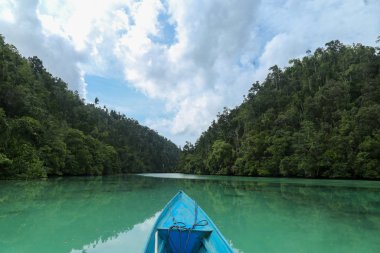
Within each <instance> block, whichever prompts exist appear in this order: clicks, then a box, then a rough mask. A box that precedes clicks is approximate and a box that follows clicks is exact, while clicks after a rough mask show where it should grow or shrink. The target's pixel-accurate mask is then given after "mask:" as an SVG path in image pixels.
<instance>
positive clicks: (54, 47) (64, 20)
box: [0, 0, 380, 144]
mask: <svg viewBox="0 0 380 253" xmlns="http://www.w3.org/2000/svg"><path fill="white" fill-rule="evenodd" d="M378 13H380V4H379V3H378V1H377V0H367V1H357V0H319V1H314V0H306V1H295V0H280V1H273V0H272V1H259V0H257V1H252V0H241V1H238V2H236V1H232V0H224V1H220V0H209V1H200V0H193V1H184V0H161V1H160V0H140V1H134V0H108V1H100V0H81V1H77V0H49V1H48V0H40V1H37V0H34V1H33V0H31V1H15V0H3V1H2V2H1V3H0V14H1V15H0V30H1V33H3V34H4V35H5V37H6V39H7V41H9V42H10V43H13V44H15V45H16V46H17V47H18V48H19V49H20V51H21V53H22V54H24V55H27V56H31V55H38V56H39V57H40V58H41V59H42V60H43V61H44V64H45V65H46V66H47V68H48V70H49V71H51V72H52V73H53V74H54V75H58V76H60V77H62V78H63V79H64V80H66V81H67V82H68V83H69V84H70V87H71V88H72V89H77V90H79V91H80V93H81V94H82V95H83V96H85V94H86V84H85V82H84V79H83V76H84V75H85V74H87V75H94V74H95V75H100V76H103V77H105V78H107V77H111V76H112V78H123V79H125V80H126V82H127V83H128V85H130V86H131V87H133V88H135V89H136V90H138V91H139V92H142V93H144V94H145V96H142V97H146V98H147V99H155V100H157V99H158V100H161V101H163V102H164V104H165V107H164V108H157V109H156V110H157V111H158V110H162V111H164V112H165V113H159V115H160V116H158V117H151V115H152V113H151V112H150V113H149V115H148V114H147V117H146V120H145V122H142V123H146V124H148V125H149V126H151V127H153V128H156V129H157V130H158V131H159V132H160V133H162V134H164V135H165V136H167V137H169V138H171V139H173V140H174V141H175V142H176V143H177V144H181V143H183V142H184V140H190V141H194V140H195V139H196V138H197V137H198V136H199V135H200V133H201V132H202V131H204V130H206V129H207V127H208V126H209V124H210V122H211V121H212V120H213V119H215V117H216V114H217V112H218V111H222V110H223V107H224V106H228V107H234V106H236V105H238V104H239V103H240V102H241V101H242V98H243V95H244V94H246V93H247V91H248V89H249V87H250V85H251V83H253V82H254V81H256V80H260V81H262V80H264V79H265V76H266V74H267V71H268V68H269V67H271V66H273V65H275V64H277V65H279V66H280V67H283V66H286V65H287V64H288V60H289V59H291V58H295V57H302V56H303V55H304V54H305V52H306V51H307V50H308V49H310V50H314V49H316V48H317V47H320V46H323V45H324V43H326V42H328V41H330V40H334V39H339V40H341V41H342V42H344V43H354V42H360V43H363V44H368V45H373V44H374V41H375V39H376V37H377V36H378V35H380V30H379V28H378V24H379V23H380V16H379V15H378ZM16 27H17V29H15V28H16ZM110 106H111V107H112V105H110ZM141 110H142V111H143V110H144V108H142V109H141ZM162 115H166V116H162Z"/></svg>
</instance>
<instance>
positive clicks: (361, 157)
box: [178, 41, 380, 179]
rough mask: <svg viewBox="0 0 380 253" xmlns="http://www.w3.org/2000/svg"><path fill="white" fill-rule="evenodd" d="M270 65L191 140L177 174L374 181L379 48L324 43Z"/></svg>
mask: <svg viewBox="0 0 380 253" xmlns="http://www.w3.org/2000/svg"><path fill="white" fill-rule="evenodd" d="M307 53H308V55H307V56H305V57H303V59H294V60H291V61H290V66H289V67H286V68H285V69H280V68H279V67H277V66H273V67H272V68H270V73H269V74H268V76H267V78H266V79H265V81H264V82H263V83H261V84H260V83H258V82H256V83H254V84H253V85H252V87H251V89H250V90H249V93H248V96H247V97H246V98H245V100H244V102H243V103H242V104H241V105H240V106H239V107H237V108H235V109H232V110H229V109H225V110H224V111H223V113H221V114H219V115H218V119H217V121H216V122H215V121H214V122H212V124H211V126H210V127H209V128H208V130H207V131H205V132H204V133H202V135H201V136H200V138H199V139H198V140H197V142H196V143H195V145H192V144H191V143H187V144H186V145H185V146H184V148H183V151H182V154H181V158H180V163H179V167H178V168H179V170H181V171H183V172H185V173H197V174H222V175H246V176H284V177H312V178H367V179H379V178H380V48H378V47H376V48H375V47H369V46H364V45H361V44H354V45H352V46H347V45H343V44H342V43H341V42H339V41H331V42H329V43H327V44H326V47H325V48H318V49H317V50H316V51H315V52H314V54H311V52H310V51H308V52H307Z"/></svg>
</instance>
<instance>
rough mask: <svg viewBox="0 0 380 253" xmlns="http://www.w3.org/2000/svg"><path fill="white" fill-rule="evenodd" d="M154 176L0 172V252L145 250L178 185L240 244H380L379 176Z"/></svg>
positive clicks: (250, 247) (262, 247)
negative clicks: (25, 176) (12, 176)
mask: <svg viewBox="0 0 380 253" xmlns="http://www.w3.org/2000/svg"><path fill="white" fill-rule="evenodd" d="M154 176H155V177H152V176H137V175H134V176H124V177H103V178H101V177H99V178H64V179H50V180H47V181H29V182H27V181H0V252H1V253H3V252H4V253H5V252H6V253H21V252H23V253H24V252H26V253H37V252H38V253H44V252H47V253H61V252H62V253H68V252H70V253H83V252H87V253H95V252H107V253H113V252H114V253H116V252H120V253H121V252H132V253H134V252H136V253H138V252H141V251H142V249H143V247H144V244H145V242H146V240H147V236H148V234H149V231H150V229H151V227H152V225H153V223H154V221H155V219H156V218H157V216H158V214H159V211H160V210H161V208H162V207H163V206H164V205H165V204H166V203H167V202H168V201H169V200H170V198H171V197H172V196H173V195H174V194H175V193H176V192H177V191H178V190H180V189H182V190H184V191H185V192H186V193H187V194H188V195H190V197H192V198H193V199H195V200H196V201H197V202H198V203H199V205H200V206H201V207H202V208H203V210H205V211H206V213H207V214H208V215H209V216H210V217H211V218H212V219H213V221H214V223H215V224H216V225H217V226H218V227H219V229H220V230H221V232H222V233H223V234H224V236H225V237H226V239H227V240H228V241H230V242H232V244H233V246H234V248H235V249H236V250H237V251H238V252H245V253H250V252H252V253H254V252H268V253H271V252H281V253H284V252H292V253H296V252H334V253H338V252H339V253H340V252H341V253H347V252H365V253H371V252H376V253H378V252H380V182H365V181H322V180H304V179H266V178H261V179H250V178H232V177H206V176H183V175H177V174H171V175H154Z"/></svg>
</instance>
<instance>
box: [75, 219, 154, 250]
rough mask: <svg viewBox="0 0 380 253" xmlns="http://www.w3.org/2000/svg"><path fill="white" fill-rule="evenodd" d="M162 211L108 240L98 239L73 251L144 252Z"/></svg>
mask: <svg viewBox="0 0 380 253" xmlns="http://www.w3.org/2000/svg"><path fill="white" fill-rule="evenodd" d="M159 214H160V212H157V213H156V214H155V215H154V216H153V217H150V218H148V219H146V220H145V221H144V222H142V223H139V224H136V225H134V226H133V228H132V229H131V230H129V231H125V232H122V233H120V234H118V235H116V236H115V237H113V238H110V239H108V240H106V241H102V240H100V239H99V240H97V241H95V242H93V243H90V244H89V245H85V246H84V247H83V248H82V249H80V250H75V249H73V250H72V251H71V253H83V252H86V253H103V252H107V253H120V252H143V251H144V247H145V245H146V243H147V242H148V239H149V234H150V231H151V229H152V227H153V225H154V223H155V222H156V220H157V218H158V216H159Z"/></svg>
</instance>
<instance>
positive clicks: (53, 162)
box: [0, 36, 180, 178]
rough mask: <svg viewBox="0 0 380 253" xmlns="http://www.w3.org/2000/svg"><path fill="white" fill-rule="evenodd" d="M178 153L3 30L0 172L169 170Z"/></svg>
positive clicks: (57, 173) (40, 174)
mask: <svg viewBox="0 0 380 253" xmlns="http://www.w3.org/2000/svg"><path fill="white" fill-rule="evenodd" d="M179 152H180V151H179V149H178V148H177V146H176V145H175V144H174V143H172V142H171V141H169V140H167V139H166V138H164V137H162V136H160V135H158V134H157V133H156V132H155V131H153V130H151V129H149V128H148V127H145V126H142V125H140V124H139V123H138V122H137V121H135V120H133V119H130V118H127V117H126V116H125V115H121V114H120V113H117V112H116V111H114V110H108V109H107V108H99V107H97V106H96V105H95V104H86V103H85V101H84V100H83V99H81V98H80V97H79V95H78V93H77V92H72V91H71V90H69V89H68V88H67V84H66V83H65V82H64V81H63V80H61V79H60V78H57V77H53V76H52V75H51V74H50V73H48V72H47V71H46V69H45V68H44V66H43V64H42V61H41V60H40V59H38V58H37V57H32V58H29V59H25V58H23V57H22V56H21V55H20V54H19V53H18V51H17V49H16V48H15V47H14V46H13V45H9V44H6V43H5V42H4V37H2V36H0V178H35V177H46V176H61V175H106V174H118V173H130V172H152V171H154V172H164V171H165V172H166V171H171V170H172V169H173V168H174V167H175V166H176V163H177V161H178V156H179Z"/></svg>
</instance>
